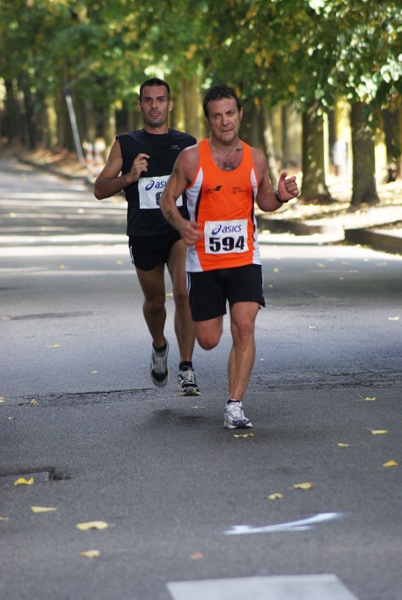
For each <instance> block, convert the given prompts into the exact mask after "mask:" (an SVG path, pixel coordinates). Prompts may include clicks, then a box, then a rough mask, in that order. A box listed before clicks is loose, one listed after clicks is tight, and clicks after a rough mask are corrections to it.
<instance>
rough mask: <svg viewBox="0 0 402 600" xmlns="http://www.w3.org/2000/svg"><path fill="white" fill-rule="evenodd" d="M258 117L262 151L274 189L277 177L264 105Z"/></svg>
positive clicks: (268, 117)
mask: <svg viewBox="0 0 402 600" xmlns="http://www.w3.org/2000/svg"><path fill="white" fill-rule="evenodd" d="M260 117H261V126H262V135H263V142H264V149H265V153H266V155H267V159H268V172H269V178H270V180H271V183H272V185H273V186H274V188H276V187H277V186H278V179H279V175H278V169H277V167H276V160H275V148H274V137H273V135H272V123H271V117H270V114H269V112H268V110H267V109H266V107H265V106H264V104H261V107H260Z"/></svg>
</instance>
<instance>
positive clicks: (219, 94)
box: [202, 85, 241, 117]
mask: <svg viewBox="0 0 402 600" xmlns="http://www.w3.org/2000/svg"><path fill="white" fill-rule="evenodd" d="M223 98H233V100H235V102H236V106H237V108H238V110H239V112H240V109H241V103H240V100H239V98H238V97H237V94H236V92H235V91H234V89H233V88H232V87H229V86H228V85H214V86H213V87H211V88H210V89H209V90H208V91H207V93H206V94H205V98H204V102H203V105H202V106H203V109H204V115H205V116H206V117H208V104H209V102H214V101H215V100H222V99H223Z"/></svg>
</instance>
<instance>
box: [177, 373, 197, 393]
mask: <svg viewBox="0 0 402 600" xmlns="http://www.w3.org/2000/svg"><path fill="white" fill-rule="evenodd" d="M177 380H178V386H179V390H180V394H181V395H182V396H201V392H200V388H199V387H198V385H197V380H196V378H195V373H194V370H193V369H192V368H191V367H184V369H181V370H180V371H179V376H178V378H177Z"/></svg>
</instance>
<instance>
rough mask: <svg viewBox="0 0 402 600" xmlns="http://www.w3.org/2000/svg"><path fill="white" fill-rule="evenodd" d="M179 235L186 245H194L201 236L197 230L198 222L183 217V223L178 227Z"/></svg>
mask: <svg viewBox="0 0 402 600" xmlns="http://www.w3.org/2000/svg"><path fill="white" fill-rule="evenodd" d="M180 235H181V237H182V239H183V241H184V243H185V244H186V246H194V244H195V243H196V242H198V240H199V239H201V238H202V236H203V234H202V232H201V231H200V230H199V224H198V223H196V222H195V221H187V220H186V219H184V223H183V224H182V226H181V227H180Z"/></svg>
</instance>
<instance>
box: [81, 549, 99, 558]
mask: <svg viewBox="0 0 402 600" xmlns="http://www.w3.org/2000/svg"><path fill="white" fill-rule="evenodd" d="M99 555H100V552H99V550H86V551H85V552H80V556H82V558H96V557H97V556H99Z"/></svg>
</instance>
